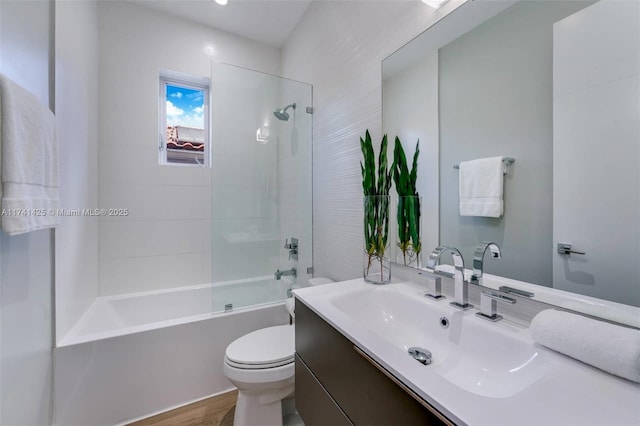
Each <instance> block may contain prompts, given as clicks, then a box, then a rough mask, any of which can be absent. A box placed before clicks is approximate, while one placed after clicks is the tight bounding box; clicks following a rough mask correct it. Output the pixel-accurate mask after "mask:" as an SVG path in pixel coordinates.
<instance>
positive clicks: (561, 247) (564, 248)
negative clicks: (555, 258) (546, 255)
mask: <svg viewBox="0 0 640 426" xmlns="http://www.w3.org/2000/svg"><path fill="white" fill-rule="evenodd" d="M558 253H559V254H566V255H567V256H570V255H571V254H586V253H585V252H583V251H578V250H571V244H567V243H558Z"/></svg>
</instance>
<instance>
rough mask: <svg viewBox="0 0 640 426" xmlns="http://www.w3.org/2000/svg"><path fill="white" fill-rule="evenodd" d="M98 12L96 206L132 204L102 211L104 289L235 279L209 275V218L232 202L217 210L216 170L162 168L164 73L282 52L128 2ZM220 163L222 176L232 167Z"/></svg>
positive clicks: (202, 71) (236, 112)
mask: <svg viewBox="0 0 640 426" xmlns="http://www.w3.org/2000/svg"><path fill="white" fill-rule="evenodd" d="M99 18H100V55H101V56H100V152H99V159H100V165H99V174H100V175H99V182H100V188H99V198H100V207H101V208H105V209H110V208H127V209H129V215H128V216H125V217H100V230H99V247H100V254H99V256H100V287H99V295H101V296H106V295H113V294H121V293H128V292H136V291H145V290H158V289H162V288H170V287H178V286H188V285H193V284H202V283H208V282H211V281H212V279H213V280H214V281H220V280H224V279H231V278H233V277H230V276H220V277H213V278H212V276H211V269H212V263H211V262H212V261H211V237H210V236H211V228H212V219H211V218H212V214H213V215H214V217H215V218H216V219H224V218H226V217H223V216H224V211H222V210H224V209H225V208H226V207H227V206H225V205H223V204H222V203H217V204H216V206H217V209H216V210H215V211H213V212H212V209H211V203H212V196H217V195H219V193H216V194H212V192H211V179H212V171H211V170H212V169H209V168H194V167H184V166H182V167H181V166H159V165H158V148H157V141H158V134H157V128H158V127H157V121H158V95H157V93H158V71H159V70H161V69H169V70H173V71H179V72H184V73H189V74H194V75H199V76H205V77H208V76H210V73H211V61H212V59H215V60H218V61H221V62H228V63H234V64H237V65H240V66H243V67H247V68H251V69H256V70H260V71H263V72H267V73H271V74H278V73H279V67H280V52H279V50H278V49H276V48H273V47H269V46H266V45H264V44H261V43H257V42H253V41H250V40H247V39H242V38H240V37H237V36H233V35H230V34H228V33H224V32H221V31H216V30H212V29H210V28H207V27H204V26H200V25H197V24H193V23H190V22H187V21H183V20H180V19H177V18H173V17H170V16H168V15H165V14H163V13H160V12H156V11H153V10H149V9H146V8H142V7H140V6H137V5H134V4H131V3H128V2H116V1H114V2H100V3H99ZM168 29H170V30H168ZM206 46H213V48H214V52H215V57H214V58H212V57H211V56H207V55H205V54H204V49H205V47H206ZM213 96H216V94H213ZM222 103H224V102H222ZM244 110H245V109H243V108H236V109H233V110H232V111H231V112H233V114H230V117H231V119H232V120H239V119H240V117H242V114H243V111H244ZM238 124H241V123H240V122H238ZM253 138H254V139H255V136H253ZM225 142H226V141H225ZM228 142H229V143H239V142H241V141H237V140H229V141H228ZM213 150H214V151H215V147H214V148H213ZM214 154H220V152H218V151H216V152H214ZM218 160H219V158H216V159H214V160H213V161H214V164H215V165H216V167H217V168H216V173H223V174H224V170H226V169H224V170H223V168H224V167H228V168H233V167H235V166H236V165H235V164H232V163H230V162H228V161H227V162H226V163H225V162H224V161H218ZM227 171H228V172H231V170H227ZM229 174H230V173H227V175H229ZM215 177H216V176H213V178H214V179H215ZM220 223H221V222H220V221H217V222H216V223H215V224H220ZM232 231H233V229H232ZM240 266H241V265H239V266H238V267H237V268H235V267H233V266H231V267H230V268H228V270H234V269H235V270H238V269H239V268H240Z"/></svg>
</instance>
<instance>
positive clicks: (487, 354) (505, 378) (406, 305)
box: [331, 284, 550, 398]
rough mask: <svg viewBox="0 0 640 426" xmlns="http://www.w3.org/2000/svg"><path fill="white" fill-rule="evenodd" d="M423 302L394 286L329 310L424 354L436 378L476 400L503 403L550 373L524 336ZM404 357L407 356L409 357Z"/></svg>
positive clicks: (340, 300) (343, 297)
mask: <svg viewBox="0 0 640 426" xmlns="http://www.w3.org/2000/svg"><path fill="white" fill-rule="evenodd" d="M449 301H450V300H448V299H445V300H444V301H433V300H431V299H428V298H425V297H424V296H423V295H422V293H421V292H420V291H419V290H417V289H416V288H415V287H411V286H408V285H405V284H393V285H389V286H384V287H378V288H374V289H371V288H368V289H357V290H354V291H351V292H346V293H341V294H336V295H335V296H333V297H332V298H331V304H332V305H333V306H335V307H336V308H337V309H338V310H340V311H342V312H343V313H344V314H346V315H347V316H349V317H351V318H352V319H353V320H355V321H356V322H358V323H360V324H362V325H363V326H364V327H366V328H367V329H368V331H370V332H372V333H374V334H376V335H378V336H379V337H381V338H382V339H384V340H386V341H387V342H388V343H389V344H391V345H392V346H394V347H395V348H396V349H397V350H399V351H403V352H405V353H407V350H408V349H409V348H410V347H413V346H418V347H422V348H425V349H428V350H429V351H431V353H432V354H433V359H432V363H431V364H430V365H427V366H424V371H425V372H426V371H428V372H430V373H435V374H438V375H439V376H441V377H442V378H444V379H445V380H447V381H448V382H450V383H451V384H453V385H455V386H457V387H458V388H460V389H462V390H465V391H467V392H471V393H473V394H476V395H480V396H484V397H490V398H507V397H511V396H513V395H516V394H517V393H519V392H521V391H523V390H525V389H527V388H528V387H529V386H531V385H532V384H534V383H535V382H537V381H539V380H540V379H542V378H544V377H545V376H546V375H547V374H548V373H549V370H550V368H549V365H548V363H547V362H546V361H545V354H543V353H541V352H540V351H539V350H537V348H536V346H535V345H534V343H533V341H532V340H531V338H530V337H529V335H528V332H526V330H524V329H522V328H520V327H515V326H510V325H508V324H506V323H489V322H486V321H483V320H482V319H480V318H477V317H476V316H475V315H474V314H473V313H474V312H475V311H473V310H472V311H466V312H463V311H460V310H457V309H455V308H453V307H451V306H449V304H448V302H449ZM407 356H409V355H408V353H407Z"/></svg>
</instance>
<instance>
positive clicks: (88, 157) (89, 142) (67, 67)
mask: <svg viewBox="0 0 640 426" xmlns="http://www.w3.org/2000/svg"><path fill="white" fill-rule="evenodd" d="M55 47H56V116H57V120H58V121H57V122H58V142H59V155H60V201H61V205H62V208H63V209H94V208H96V207H97V206H98V77H99V70H98V14H97V2H95V1H84V2H68V1H62V2H58V3H57V4H56V44H55ZM55 246H56V268H55V269H56V340H57V341H60V340H61V339H62V338H63V337H64V336H65V335H66V334H67V332H68V331H69V330H70V329H71V327H72V326H73V325H74V324H75V323H76V321H77V320H78V319H79V318H80V317H81V316H82V314H83V313H84V312H85V311H86V310H87V308H88V307H89V306H90V305H91V303H92V302H93V301H94V300H95V298H96V296H97V295H98V218H97V217H88V216H85V217H76V216H73V217H69V216H67V217H62V218H61V224H60V226H59V227H58V228H57V230H56V242H55Z"/></svg>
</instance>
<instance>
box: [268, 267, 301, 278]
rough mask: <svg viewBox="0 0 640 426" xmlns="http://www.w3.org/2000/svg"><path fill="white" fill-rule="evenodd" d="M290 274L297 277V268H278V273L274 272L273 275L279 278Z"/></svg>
mask: <svg viewBox="0 0 640 426" xmlns="http://www.w3.org/2000/svg"><path fill="white" fill-rule="evenodd" d="M289 275H290V276H292V277H295V276H296V268H291V269H289V270H286V271H281V270H280V269H276V273H275V274H273V276H274V277H275V279H276V280H279V279H280V278H282V277H283V276H289Z"/></svg>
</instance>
